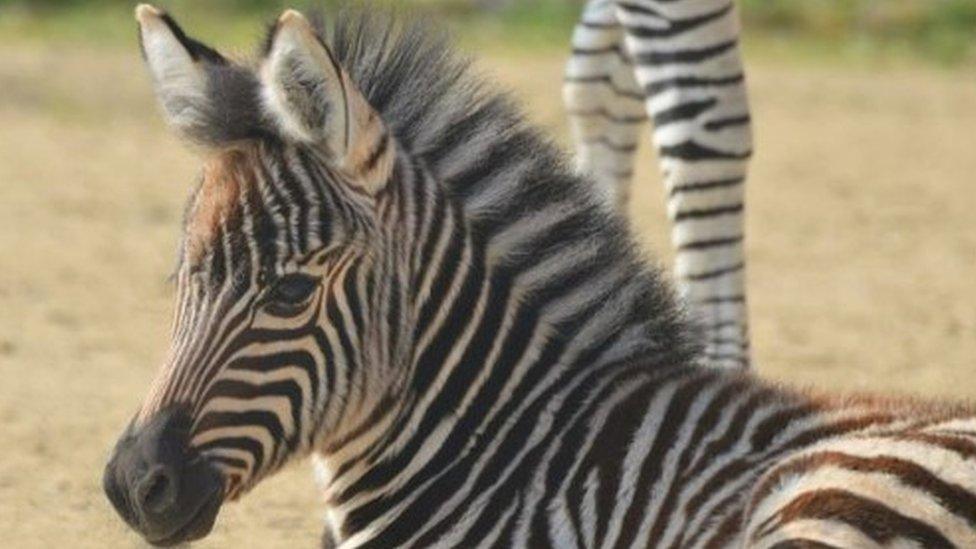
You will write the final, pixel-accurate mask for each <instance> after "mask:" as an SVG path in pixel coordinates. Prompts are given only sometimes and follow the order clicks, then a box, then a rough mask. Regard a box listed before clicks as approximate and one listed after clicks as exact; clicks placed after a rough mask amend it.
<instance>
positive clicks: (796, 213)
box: [0, 0, 976, 547]
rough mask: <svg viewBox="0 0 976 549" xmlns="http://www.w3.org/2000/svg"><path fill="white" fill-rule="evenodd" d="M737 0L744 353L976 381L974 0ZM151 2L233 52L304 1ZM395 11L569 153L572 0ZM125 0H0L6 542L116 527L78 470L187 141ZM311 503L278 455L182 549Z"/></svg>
mask: <svg viewBox="0 0 976 549" xmlns="http://www.w3.org/2000/svg"><path fill="white" fill-rule="evenodd" d="M329 4H330V3H329V2H326V5H329ZM739 4H740V10H741V14H742V17H743V20H744V26H745V31H744V51H745V57H746V65H747V74H748V81H749V87H750V93H751V99H752V107H753V119H754V121H755V131H756V151H757V152H756V156H755V157H754V160H753V164H752V172H751V180H750V183H749V187H748V200H747V203H748V216H747V219H748V221H747V225H748V235H749V240H748V245H747V250H748V261H749V272H748V280H749V292H750V299H751V314H752V329H753V347H754V353H755V359H756V365H757V370H758V371H759V373H761V374H762V375H764V376H766V377H771V378H774V379H777V380H783V381H788V382H790V383H798V384H804V385H814V386H817V387H823V388H830V389H843V390H853V391H865V390H885V391H896V392H900V393H908V392H911V393H921V394H924V395H926V396H929V397H933V398H947V397H951V398H963V399H968V400H973V397H974V396H976V215H974V212H976V1H974V0H886V1H884V2H879V1H877V0H804V1H798V0H740V1H739ZM159 5H161V6H164V7H166V8H169V9H170V10H171V11H172V12H173V13H174V15H175V16H176V17H177V19H178V20H179V21H180V22H181V23H182V24H183V25H184V27H185V28H186V29H187V30H188V32H190V33H191V34H193V35H195V36H197V37H199V38H202V39H203V40H204V41H206V42H208V43H211V44H214V45H216V46H218V47H219V48H221V49H223V50H225V51H229V52H243V53H244V54H246V53H248V52H251V51H253V49H254V47H255V44H256V42H257V41H258V39H259V38H260V37H261V35H262V33H263V29H264V23H265V22H267V21H269V20H271V19H273V18H274V17H275V15H277V13H278V12H280V10H281V9H283V8H284V7H286V5H287V6H288V7H299V8H301V7H307V6H308V5H309V2H305V1H296V2H281V1H277V0H275V1H270V0H212V1H199V0H196V1H190V0H176V1H170V2H163V1H161V2H159ZM318 5H321V4H318ZM396 5H397V6H398V7H399V8H400V9H402V10H404V11H408V12H414V11H421V10H422V11H423V12H424V13H426V14H429V16H430V17H431V18H432V19H436V20H437V21H440V22H442V23H443V24H444V25H447V26H449V27H450V28H451V29H452V30H453V32H454V33H455V36H456V37H457V39H458V41H459V43H460V47H461V49H463V50H464V51H465V52H467V53H469V54H471V55H473V56H475V57H476V59H477V63H476V65H477V70H478V71H480V72H482V73H483V74H485V75H487V76H488V77H489V78H490V79H491V80H492V81H495V82H497V83H498V84H499V86H500V87H503V88H506V89H509V90H512V91H513V92H514V93H515V95H516V97H517V98H518V99H519V100H520V101H522V102H523V103H524V105H525V106H526V109H527V111H528V112H529V115H530V117H531V118H532V119H533V120H534V121H536V122H537V123H539V124H541V125H543V126H544V127H545V128H546V130H547V131H549V132H551V133H552V134H553V135H554V136H556V138H557V139H558V140H559V142H560V143H562V144H563V145H565V146H567V147H568V144H569V141H568V139H567V137H568V136H567V132H566V124H565V120H564V115H563V112H562V107H561V99H560V85H561V75H562V68H563V63H564V60H565V58H566V51H567V48H568V46H567V44H568V40H569V35H570V32H571V30H572V26H573V24H574V22H575V21H576V19H577V18H578V15H579V9H580V2H578V1H576V0H418V1H415V2H406V1H404V2H397V3H396ZM132 7H133V3H132V2H128V1H119V0H101V1H97V0H96V1H81V0H30V1H28V0H20V1H12V0H0V379H2V381H0V439H2V440H3V441H4V447H5V451H4V456H3V458H2V459H0V545H3V546H9V547H50V546H52V545H55V544H58V545H65V544H67V545H70V546H76V547H88V546H91V547H106V546H108V547H129V546H138V545H139V542H138V541H137V540H136V538H135V537H134V536H133V535H131V534H130V533H129V532H128V531H127V530H126V529H125V528H124V527H123V526H122V524H121V522H120V521H119V520H118V519H117V518H116V517H115V515H114V512H112V511H111V509H110V508H109V506H108V504H107V502H106V501H105V499H104V497H103V496H102V494H101V489H100V480H99V479H100V475H101V468H102V465H103V463H104V461H105V459H106V457H107V455H108V452H109V449H110V447H111V445H112V444H113V443H114V440H115V437H116V435H117V434H118V433H119V431H120V430H121V429H122V427H123V426H124V424H125V423H126V421H127V420H128V418H129V417H130V415H131V413H132V412H133V411H134V410H135V408H136V406H137V404H138V403H139V401H140V399H141V398H142V396H143V393H144V391H145V390H146V388H147V386H148V383H149V380H150V378H151V376H152V373H153V371H154V369H155V367H156V365H157V364H158V363H159V361H160V360H161V357H162V354H163V352H164V351H165V348H166V340H167V337H168V333H167V332H168V328H169V318H170V308H171V302H172V288H171V286H170V285H169V283H168V282H167V275H168V274H169V273H170V271H171V269H172V267H173V264H174V258H175V248H176V240H177V237H178V235H179V230H178V225H179V219H180V215H181V211H182V203H183V200H184V198H185V195H186V193H187V191H188V189H189V188H190V186H191V185H192V184H193V183H194V181H195V179H196V172H197V169H198V167H199V159H198V157H197V156H195V155H194V153H192V152H191V151H189V150H188V149H186V148H184V147H183V146H182V145H181V144H180V143H179V142H177V140H176V139H175V138H173V137H172V136H171V135H170V134H169V133H168V132H167V131H166V128H165V127H164V125H163V123H162V120H161V119H160V117H159V116H158V114H157V110H156V106H155V104H154V103H153V98H152V95H151V92H150V89H149V85H148V78H147V77H146V75H145V74H144V70H143V67H142V66H141V62H140V59H139V54H138V47H137V44H136V40H135V23H134V21H133V20H132ZM648 133H649V132H648ZM643 151H644V152H643V153H642V154H643V157H642V160H641V161H640V169H639V171H638V174H637V180H636V185H635V192H634V200H633V211H632V214H633V220H634V226H635V228H636V230H637V232H638V233H639V236H640V238H641V239H642V241H643V242H645V243H646V244H647V248H648V250H650V253H652V254H653V255H654V256H655V257H657V258H658V259H659V260H660V261H662V262H663V263H668V262H669V261H670V257H669V253H668V249H669V247H668V245H667V232H666V224H665V218H664V212H663V194H662V191H661V188H660V185H659V179H658V176H657V170H656V165H655V161H654V159H653V152H652V150H651V148H650V147H649V146H646V144H645V147H644V149H643ZM320 512H321V509H320V507H319V505H318V503H317V501H316V495H315V491H314V488H313V487H312V483H311V481H310V475H309V468H308V466H307V464H299V465H296V466H294V467H292V468H291V469H289V470H288V471H286V472H284V473H282V474H281V475H279V476H278V477H276V478H274V479H271V480H269V481H268V482H266V483H264V484H262V485H261V486H260V487H259V488H258V489H257V491H256V492H255V493H254V494H252V495H250V496H248V497H246V498H245V499H244V501H243V502H241V503H239V504H234V505H229V506H227V507H226V508H225V509H224V511H223V512H222V517H221V519H220V520H219V521H218V525H217V529H216V530H215V532H214V534H213V535H212V536H211V537H210V538H208V539H207V540H206V541H205V542H203V543H201V544H200V546H202V547H225V546H231V544H234V545H236V546H240V547H252V546H259V547H294V546H300V547H302V546H308V547H311V546H315V543H316V540H317V536H318V534H319V531H320V520H319V519H320Z"/></svg>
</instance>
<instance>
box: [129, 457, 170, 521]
mask: <svg viewBox="0 0 976 549" xmlns="http://www.w3.org/2000/svg"><path fill="white" fill-rule="evenodd" d="M179 485H180V483H179V479H178V477H177V473H176V471H175V469H174V468H173V467H171V466H168V465H162V464H156V465H153V466H151V467H150V468H149V470H147V471H146V474H145V475H144V476H143V478H142V479H141V480H139V481H138V482H137V483H136V486H135V495H136V497H135V499H136V502H137V504H138V506H139V508H140V510H141V511H142V512H143V513H155V514H162V513H165V512H167V511H168V510H169V509H170V508H171V507H172V506H173V505H174V504H176V495H177V489H178V488H179Z"/></svg>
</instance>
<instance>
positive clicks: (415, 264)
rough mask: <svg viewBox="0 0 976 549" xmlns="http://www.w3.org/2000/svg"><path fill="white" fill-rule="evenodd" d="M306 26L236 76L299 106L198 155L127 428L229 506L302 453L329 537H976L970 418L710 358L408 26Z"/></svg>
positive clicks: (626, 248)
mask: <svg viewBox="0 0 976 549" xmlns="http://www.w3.org/2000/svg"><path fill="white" fill-rule="evenodd" d="M319 36H320V35H315V34H313V31H312V30H311V27H309V26H308V23H307V22H306V21H305V20H304V18H302V17H301V16H300V15H298V14H296V13H295V12H288V13H286V14H285V15H284V16H282V18H281V19H280V20H279V23H278V25H276V26H275V28H274V29H273V30H272V35H271V37H270V38H269V46H268V48H267V51H268V53H266V58H265V59H263V60H262V64H261V67H262V68H261V69H259V71H260V77H258V76H255V77H254V78H250V79H248V78H241V79H240V82H242V83H245V84H246V85H247V86H256V87H259V88H258V89H259V90H261V91H260V93H265V94H269V95H270V94H272V93H274V92H273V91H271V92H269V91H267V90H265V89H263V88H260V86H265V85H267V83H266V82H267V79H269V78H284V79H286V81H287V82H289V84H290V86H291V87H288V88H287V91H288V94H287V95H283V96H275V95H270V99H268V100H267V101H268V103H267V104H268V105H271V107H269V108H268V111H267V112H266V113H264V114H262V115H261V116H263V117H268V118H272V119H273V117H274V116H282V115H285V116H293V117H294V119H291V120H287V124H285V123H282V122H279V123H278V124H276V125H271V126H268V127H265V128H264V129H263V130H262V131H261V132H260V133H259V135H258V136H255V137H252V138H249V139H247V140H243V141H241V140H235V141H233V142H220V141H217V142H210V143H209V145H208V146H209V147H210V149H209V155H210V159H209V160H208V167H207V169H206V170H205V175H204V178H203V182H202V183H201V186H200V189H199V191H198V192H197V193H196V194H195V196H194V197H193V198H191V206H190V208H189V209H188V215H187V221H186V229H185V234H184V244H183V252H182V257H183V260H182V264H181V266H180V269H179V275H178V277H177V281H178V288H179V291H178V300H179V301H178V306H177V314H176V324H175V331H174V339H173V347H172V352H171V355H170V358H169V360H168V362H167V366H166V367H165V368H164V369H163V370H162V372H161V373H160V376H159V378H158V380H157V382H156V383H155V385H154V389H153V390H152V391H151V394H150V397H149V398H148V399H147V400H146V401H145V403H144V404H143V407H142V411H141V412H140V414H139V416H138V417H137V418H136V421H135V422H134V425H135V429H138V426H139V424H140V422H142V423H144V422H148V421H151V418H153V417H154V416H157V415H158V414H160V413H163V411H165V410H169V409H172V407H174V406H179V407H182V409H183V410H185V411H186V414H187V415H188V417H189V418H190V419H191V424H192V427H191V428H190V429H189V436H188V440H189V442H188V447H187V448H186V449H185V450H186V453H187V454H188V455H199V456H200V458H201V459H204V460H208V461H209V462H210V463H212V464H213V465H215V466H216V467H217V469H218V470H219V472H220V475H221V477H222V481H223V486H224V489H225V497H226V498H230V499H233V498H235V497H238V496H240V495H241V494H243V493H244V492H245V491H246V490H247V489H249V488H251V487H253V486H254V485H255V484H256V483H257V482H259V481H260V479H262V478H264V477H266V476H267V475H269V474H271V473H272V472H273V471H275V470H276V469H278V468H279V467H281V466H282V465H283V464H284V463H286V462H287V461H289V460H291V459H296V458H299V457H303V456H307V455H309V454H312V455H314V456H315V458H316V460H317V463H318V467H319V470H320V473H321V475H320V476H321V486H322V492H323V496H324V500H325V502H326V505H327V510H328V513H327V517H328V526H327V532H326V536H325V538H324V539H325V543H326V544H328V545H329V546H332V545H335V546H339V547H343V548H351V547H382V548H389V547H463V548H470V547H649V546H652V547H682V548H683V547H730V548H731V547H770V548H772V547H777V548H785V547H896V546H898V547H900V546H905V547H907V546H925V547H973V546H976V524H974V520H973V515H972V509H973V505H972V504H973V502H974V501H976V499H974V498H976V419H974V418H976V416H974V413H973V410H972V409H970V408H964V407H955V408H953V407H935V406H931V405H925V404H919V403H913V402H898V401H884V400H871V399H847V400H842V399H827V398H821V397H816V396H811V395H808V394H804V393H799V392H793V391H788V390H785V389H782V388H779V387H774V386H771V385H768V384H764V383H762V382H760V381H758V380H756V379H754V378H753V377H751V376H749V375H747V374H744V373H738V372H735V371H730V370H723V369H715V368H707V367H704V366H703V365H701V364H702V362H703V361H702V360H701V356H700V352H699V349H698V348H697V346H696V343H695V341H696V340H695V339H694V338H693V337H692V336H691V335H690V333H691V332H690V331H689V329H688V328H687V327H686V325H685V323H684V321H683V319H682V317H681V315H680V314H679V312H678V311H679V309H678V307H677V306H676V305H675V302H674V300H673V299H672V296H671V293H670V291H669V289H668V286H667V284H666V283H664V282H663V280H662V278H661V277H660V276H659V275H658V274H657V273H655V272H652V271H650V270H649V269H648V268H647V267H646V265H645V264H644V263H643V262H642V261H641V259H640V255H639V253H638V252H636V251H635V248H636V247H635V245H634V243H633V242H632V240H631V238H630V236H629V234H628V232H627V231H626V228H625V226H624V223H623V221H622V220H621V219H620V218H619V217H618V216H616V215H612V214H611V213H610V212H608V211H607V209H606V208H605V206H604V204H603V203H602V202H601V199H600V198H599V197H598V196H597V195H596V193H595V192H594V186H593V185H592V183H591V182H590V181H588V180H586V179H584V178H581V177H579V176H577V175H574V174H573V173H572V171H571V170H570V169H569V168H568V167H567V166H566V165H564V163H563V160H562V158H561V156H560V154H559V152H558V151H556V150H555V149H554V148H553V147H552V146H551V145H549V144H547V141H546V140H544V139H542V138H541V137H540V136H539V135H538V134H537V133H536V132H535V131H534V130H533V129H532V128H530V127H528V126H526V124H525V123H524V122H523V120H522V118H521V116H520V115H519V114H518V112H517V111H516V110H515V109H514V108H513V107H512V106H511V105H509V104H508V103H507V102H506V101H504V100H502V99H500V98H499V97H498V96H496V95H494V94H492V93H490V92H486V91H483V88H482V87H481V85H480V84H478V83H477V82H476V81H474V80H472V79H471V77H469V76H467V75H466V74H465V71H464V68H463V66H462V65H460V64H458V62H457V61H455V60H454V58H453V57H452V56H451V55H450V53H449V51H450V49H449V48H448V46H447V45H446V44H445V43H444V42H442V41H437V40H433V39H431V38H430V36H429V29H428V27H427V26H424V25H414V26H406V27H405V28H399V27H396V26H395V25H393V24H392V23H390V22H389V21H387V20H386V19H382V18H380V19H376V18H369V17H367V18H357V17H353V18H340V19H339V20H338V21H337V29H336V31H335V33H334V35H333V38H332V39H331V40H330V41H328V42H326V41H324V40H323V41H321V42H320V39H319ZM325 43H328V44H330V46H328V48H329V49H326V46H325V45H324V44H325ZM150 53H151V54H152V53H153V52H150ZM276 56H284V57H283V58H276ZM288 56H297V57H295V58H290V57H288ZM285 61H290V62H288V63H286V62H285ZM303 63H306V64H310V65H311V64H313V63H321V64H317V65H314V66H304V68H303V70H302V72H300V73H299V72H295V71H293V70H292V69H293V68H294V67H295V66H302V64H303ZM269 66H270V67H273V68H277V69H281V70H283V71H285V72H284V73H277V72H275V70H273V69H268V68H267V67H269ZM330 67H331V69H330ZM235 70H236V69H235ZM240 70H244V69H240ZM330 70H331V71H334V72H329V71H330ZM296 74H299V75H301V76H302V77H303V79H304V80H301V81H293V80H287V79H288V78H291V77H293V76H295V75H296ZM261 78H263V79H265V80H261ZM317 78H321V80H316V79H317ZM306 82H309V83H310V84H311V85H306V84H305V83H306ZM325 82H331V83H332V85H333V86H344V87H343V88H342V90H343V92H344V93H343V94H339V93H338V90H337V89H335V88H329V87H328V86H326V85H325ZM330 90H331V91H330ZM360 90H361V93H362V94H363V95H362V99H363V101H361V102H360V101H359V98H358V97H357V94H358V93H360ZM238 91H240V92H241V93H249V92H254V90H249V89H248V88H246V87H245V88H244V89H242V90H238ZM305 93H314V94H319V93H321V94H323V104H322V105H318V107H320V108H311V107H309V103H308V101H307V100H308V99H309V97H307V96H303V95H302V94H305ZM341 97H344V99H341ZM213 100H215V101H216V100H220V98H213ZM276 101H277V103H276ZM336 101H348V103H347V104H346V105H344V106H345V107H346V110H345V111H336V110H333V107H337V106H339V105H338V104H336V103H335V102H336ZM326 106H328V108H325V107H326ZM287 109H296V110H295V111H288V110H287ZM374 109H375V110H374ZM322 111H326V112H329V113H332V116H333V118H330V117H326V118H324V119H323V118H321V117H320V116H319V115H321V113H322ZM336 112H340V113H341V112H346V113H349V114H348V115H347V118H346V119H345V120H349V121H351V122H349V123H350V124H354V126H351V127H350V128H349V130H348V134H347V135H348V139H347V140H346V141H345V142H339V141H328V139H329V137H330V136H324V137H322V139H321V140H309V139H306V137H307V136H308V135H316V134H315V133H314V132H315V131H317V129H318V127H317V126H315V125H313V124H311V122H319V123H322V124H324V125H325V127H328V124H329V123H331V122H330V121H334V120H336V119H337V118H334V117H335V116H341V115H336V114H335V113H336ZM201 113H203V114H204V115H205V114H206V111H203V110H201ZM252 114H253V113H248V112H239V113H237V115H238V116H239V117H241V118H242V119H246V117H247V116H249V115H252ZM201 116H202V115H201ZM264 119H266V118H264ZM199 120H200V119H197V120H196V122H194V123H200V122H199ZM323 120H324V122H323ZM250 123H253V125H255V127H257V121H250ZM296 128H297V129H296ZM332 129H333V130H335V128H332ZM195 135H206V134H205V133H204V134H200V133H197V134H195ZM296 136H297V137H296ZM323 143H326V144H328V146H326V145H324V144H323ZM377 150H380V151H381V152H379V153H377V152H376V151H377ZM337 151H338V152H337ZM342 151H346V152H345V153H342ZM357 151H358V153H357ZM359 153H361V154H359ZM357 154H359V156H356V155H357ZM377 155H378V156H380V157H381V158H379V159H373V157H374V156H377ZM349 158H369V159H373V160H369V161H367V162H356V161H349ZM689 184H690V183H689ZM685 213H687V212H685ZM913 544H914V545H913Z"/></svg>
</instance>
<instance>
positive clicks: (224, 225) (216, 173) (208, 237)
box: [184, 146, 255, 264]
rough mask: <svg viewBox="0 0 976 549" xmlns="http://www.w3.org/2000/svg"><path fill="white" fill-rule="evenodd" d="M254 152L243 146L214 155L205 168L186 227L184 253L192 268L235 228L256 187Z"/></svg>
mask: <svg viewBox="0 0 976 549" xmlns="http://www.w3.org/2000/svg"><path fill="white" fill-rule="evenodd" d="M254 154H255V153H254V151H252V150H251V149H250V147H246V146H241V147H235V148H231V149H225V150H221V151H218V152H214V153H212V154H211V156H210V157H209V158H208V159H207V161H206V163H205V164H204V167H203V178H202V179H201V181H200V187H199V189H198V191H197V192H196V193H195V195H194V197H193V199H192V203H191V205H190V209H189V211H188V215H187V218H186V227H185V236H184V238H185V249H186V253H187V259H188V260H189V261H190V263H191V264H193V263H197V262H199V261H200V260H201V259H202V258H203V256H204V255H205V254H206V251H207V250H208V249H209V248H210V247H211V246H212V245H213V243H214V240H215V239H216V238H217V237H218V235H220V234H221V232H225V231H230V230H233V229H234V228H236V226H237V225H238V224H239V222H240V219H241V211H242V207H243V206H242V205H243V201H244V199H245V195H246V194H247V193H248V192H250V191H251V190H252V189H253V187H254V185H255V175H254V169H255V168H254V162H255V159H254Z"/></svg>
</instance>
